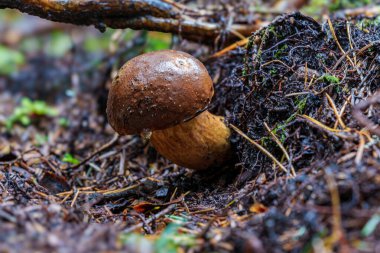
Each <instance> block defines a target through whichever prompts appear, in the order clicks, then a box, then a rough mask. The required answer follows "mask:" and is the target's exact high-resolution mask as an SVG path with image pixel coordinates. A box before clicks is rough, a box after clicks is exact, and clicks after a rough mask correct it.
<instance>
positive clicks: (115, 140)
mask: <svg viewBox="0 0 380 253" xmlns="http://www.w3.org/2000/svg"><path fill="white" fill-rule="evenodd" d="M119 138H120V136H119V135H118V134H114V136H113V138H112V139H111V140H110V141H109V142H107V143H106V144H104V145H103V146H101V147H100V148H99V149H98V150H96V151H95V152H93V153H92V154H90V155H89V156H88V157H87V158H85V159H84V160H83V161H81V162H80V163H78V164H77V165H74V166H73V167H71V169H77V168H79V167H80V166H82V165H83V164H85V163H86V162H88V161H89V160H91V159H92V158H93V157H94V156H96V155H98V154H100V153H101V152H103V151H104V150H106V149H109V148H110V147H112V146H113V145H114V144H115V143H116V142H117V141H118V140H119Z"/></svg>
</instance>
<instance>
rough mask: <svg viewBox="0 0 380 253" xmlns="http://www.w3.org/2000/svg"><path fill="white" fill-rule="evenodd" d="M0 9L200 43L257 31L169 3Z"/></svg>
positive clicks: (35, 0) (33, 4)
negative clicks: (164, 34) (224, 24)
mask: <svg viewBox="0 0 380 253" xmlns="http://www.w3.org/2000/svg"><path fill="white" fill-rule="evenodd" d="M1 8H12V9H18V10H19V11H22V12H25V13H28V14H30V15H34V16H39V17H41V18H44V19H48V20H52V21H57V22H63V23H71V24H76V25H94V26H95V27H97V28H98V29H100V30H104V29H105V28H106V27H111V28H131V29H136V30H141V29H143V30H150V31H160V32H168V33H173V34H180V35H181V36H182V37H184V38H188V39H191V40H203V41H204V40H210V39H215V38H216V37H217V36H218V35H219V34H220V33H221V32H222V31H224V32H226V31H227V32H230V33H231V34H235V35H236V34H241V35H243V36H248V35H249V34H250V33H251V32H252V31H254V30H255V29H257V28H258V27H257V25H255V24H253V25H244V24H243V25H241V24H231V25H229V26H228V27H222V24H221V23H217V22H216V23H212V22H207V20H208V19H207V18H204V17H201V16H202V15H204V16H207V15H209V16H212V15H214V16H215V14H213V13H209V12H206V11H203V12H200V11H199V10H192V9H190V8H187V7H186V6H183V5H181V4H178V3H175V2H174V1H172V0H97V1H96V0H1V1H0V9H1ZM200 13H203V14H200ZM204 20H206V21H204ZM231 37H234V36H231Z"/></svg>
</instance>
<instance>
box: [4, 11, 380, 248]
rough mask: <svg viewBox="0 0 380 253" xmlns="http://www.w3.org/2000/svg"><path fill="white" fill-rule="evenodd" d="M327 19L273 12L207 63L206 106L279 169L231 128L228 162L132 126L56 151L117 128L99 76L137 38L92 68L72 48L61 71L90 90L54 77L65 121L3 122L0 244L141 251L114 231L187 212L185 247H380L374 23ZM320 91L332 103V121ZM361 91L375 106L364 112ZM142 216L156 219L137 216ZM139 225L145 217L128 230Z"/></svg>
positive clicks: (12, 97)
mask: <svg viewBox="0 0 380 253" xmlns="http://www.w3.org/2000/svg"><path fill="white" fill-rule="evenodd" d="M333 27H334V31H335V33H336V38H334V37H335V36H333V33H332V31H331V29H330V27H329V25H328V23H323V24H320V23H318V22H316V21H314V20H313V19H311V18H309V17H305V16H302V15H301V14H299V13H296V14H291V15H285V16H281V17H279V18H277V19H276V20H275V21H274V22H272V23H271V24H270V25H269V26H267V27H265V28H264V29H262V30H260V31H258V32H257V33H255V34H254V35H252V37H251V38H250V41H249V43H248V45H247V47H246V48H245V47H244V48H237V49H235V50H232V51H230V52H229V53H228V54H226V55H224V56H222V57H219V58H217V59H209V60H207V61H206V65H207V67H208V69H209V70H210V73H211V75H212V77H213V80H214V81H215V82H216V94H215V100H214V101H213V104H212V105H211V107H210V110H212V111H213V112H215V113H217V114H220V115H225V116H226V118H227V120H228V122H229V123H231V124H233V125H235V126H236V127H237V128H239V129H241V131H243V132H244V133H246V134H247V135H248V136H249V138H251V139H252V140H254V141H256V142H258V143H260V144H261V145H262V146H264V147H265V148H266V149H267V150H268V151H269V152H270V153H271V154H272V155H273V156H274V157H275V158H277V159H278V160H279V161H280V162H281V164H282V165H283V166H284V167H285V168H286V169H287V171H288V173H285V172H283V171H281V170H280V169H279V166H277V165H274V163H273V161H272V160H271V159H269V158H268V156H266V155H264V154H263V153H262V152H259V151H258V150H257V149H256V148H255V147H254V146H253V145H252V144H251V143H250V142H249V141H247V140H245V139H244V138H243V137H242V136H241V135H240V134H238V133H235V134H234V136H233V138H232V142H233V143H234V145H235V149H236V156H237V162H236V164H234V165H233V166H231V167H230V168H222V169H219V170H214V171H209V172H203V173H197V172H192V171H189V170H187V169H185V168H179V167H178V166H176V165H174V164H172V163H170V161H167V160H166V159H164V158H162V157H160V156H159V155H158V154H157V153H156V152H155V151H154V149H153V148H151V147H150V145H149V143H144V141H143V140H141V139H140V138H139V137H138V136H126V137H121V138H118V139H116V141H114V142H112V144H111V145H110V147H109V148H107V149H104V150H102V151H101V152H98V153H96V155H94V156H93V157H92V158H91V159H90V160H89V161H87V162H85V163H84V164H82V165H81V166H74V165H72V164H70V163H67V162H63V159H62V157H63V156H64V154H65V153H71V154H73V155H74V156H75V157H77V158H80V159H79V160H80V161H83V160H85V158H86V157H89V156H90V154H92V153H93V152H96V151H97V150H99V149H100V148H101V146H102V145H103V144H105V143H107V142H109V141H110V140H111V139H112V138H113V131H112V130H111V129H110V127H109V126H108V125H107V124H106V121H105V115H104V111H105V110H104V105H105V103H104V101H105V100H104V99H105V97H106V96H105V95H106V87H107V85H108V83H109V81H108V79H107V78H100V77H104V76H108V75H109V73H110V72H111V68H112V66H113V64H114V62H115V61H116V58H115V57H116V56H120V55H121V54H122V53H123V52H124V53H125V52H126V51H128V50H130V51H133V50H131V49H136V50H135V51H133V52H135V53H136V54H138V53H139V51H138V48H139V46H140V45H141V41H140V40H139V39H138V38H136V39H135V40H134V42H133V43H131V44H130V45H128V46H126V47H124V48H123V50H124V51H123V50H120V52H119V54H118V53H116V54H115V55H116V56H115V55H114V56H115V57H114V58H112V57H111V58H108V57H107V58H106V57H105V58H104V60H103V62H102V64H101V65H100V67H99V69H100V71H99V72H98V75H96V76H95V77H94V75H95V74H94V73H93V72H91V71H90V70H91V66H87V67H82V68H79V66H85V63H84V62H87V61H86V60H85V57H80V56H81V52H80V51H79V52H78V51H77V52H75V54H74V53H73V55H76V58H75V59H76V61H69V62H71V64H73V62H74V64H75V65H74V66H73V67H72V68H68V69H67V71H68V73H69V74H70V75H69V77H71V79H70V78H69V79H70V80H73V76H74V80H75V78H77V77H78V76H79V77H78V78H79V81H80V83H82V84H86V85H84V86H85V87H87V90H84V91H83V90H81V91H80V92H79V90H78V93H77V95H76V96H74V97H72V98H67V97H65V96H63V95H62V90H59V88H58V90H57V87H60V86H54V85H53V88H52V89H53V90H54V91H55V92H56V93H54V94H56V95H55V99H53V100H55V101H64V102H60V103H57V104H58V109H59V111H60V115H61V116H64V117H65V118H67V120H68V122H70V123H69V124H68V125H62V124H61V123H60V121H59V118H44V117H42V118H38V117H37V119H36V124H33V125H31V126H28V127H27V128H24V127H22V126H19V125H15V126H14V128H13V129H12V130H11V131H6V130H5V128H4V129H2V130H1V135H0V144H1V145H0V168H1V170H0V192H1V197H0V252H24V251H40V252H41V251H43V252H51V251H57V252H89V251H122V250H125V251H127V252H141V251H138V250H137V247H136V244H137V242H136V244H135V245H134V246H133V245H131V244H128V243H126V242H125V241H123V240H122V239H121V238H122V236H124V235H125V233H124V232H130V230H133V231H136V232H139V233H143V234H152V233H153V234H158V233H159V232H161V231H162V230H163V229H164V227H165V226H166V225H167V224H169V223H171V222H173V221H175V217H182V218H184V219H185V220H186V222H184V223H183V224H182V225H181V229H180V231H181V233H183V234H190V235H192V236H194V237H195V238H196V240H197V244H196V245H193V246H192V247H190V248H191V249H190V250H189V247H185V246H183V248H184V249H187V250H189V252H324V251H326V252H328V251H342V252H348V251H347V250H352V251H361V252H376V250H379V248H380V242H379V239H378V238H380V229H379V227H378V226H377V228H376V225H377V224H378V223H377V224H375V228H374V229H373V230H370V231H368V226H366V224H367V225H368V224H369V223H370V221H371V220H372V221H373V220H374V217H377V216H378V215H379V206H380V196H379V194H377V193H378V192H379V191H380V176H379V175H380V173H379V170H380V150H379V147H380V146H379V136H377V135H376V134H375V131H376V129H375V128H374V127H373V126H372V125H368V122H371V123H372V124H379V123H380V122H379V120H380V117H379V109H380V108H379V104H376V103H378V102H379V99H377V97H379V95H378V94H376V90H377V89H379V88H380V83H379V78H380V69H379V66H380V65H379V64H380V62H379V59H380V47H379V45H380V44H379V41H380V26H379V25H378V24H376V22H372V21H371V20H368V19H360V18H359V19H357V20H352V21H350V22H346V21H344V20H335V21H333ZM347 27H349V29H348V30H349V31H350V33H347ZM338 43H339V45H340V46H341V48H342V49H339V46H338ZM342 51H344V52H346V54H345V53H343V52H342ZM132 56H133V55H131V54H128V55H127V56H125V57H124V59H123V60H121V62H123V61H125V60H126V59H128V58H130V57H132ZM43 60H46V59H40V60H39V61H42V62H43ZM68 60H70V59H67V58H66V59H60V60H58V62H55V64H57V65H52V60H49V61H48V63H47V65H50V66H61V65H60V64H63V65H65V66H67V63H66V64H65V63H64V61H68ZM71 60H72V59H71ZM54 61H56V60H54ZM38 64H39V63H38ZM38 64H36V65H33V64H31V67H33V66H34V67H36V66H37V65H38ZM77 67H78V68H77ZM49 69H53V70H52V71H58V72H59V69H60V68H58V67H57V68H54V67H52V68H49ZM75 69H81V72H76V71H75ZM54 73H55V72H49V71H47V73H45V72H43V73H41V75H39V78H34V79H33V78H30V77H29V78H25V79H23V80H27V79H29V80H30V83H31V82H32V81H33V80H34V82H35V83H36V82H37V80H38V81H39V82H41V83H43V82H44V81H46V80H51V77H49V75H48V74H52V75H53V76H55V77H56V78H57V79H58V78H59V75H58V74H54ZM79 73H80V75H79ZM26 74H27V73H26ZM75 75H77V76H75ZM67 77H68V76H67V75H62V78H63V79H64V80H66V81H67ZM11 79H12V78H11ZM94 80H96V81H97V82H96V83H95V82H94ZM3 81H4V80H3ZM4 82H5V83H11V82H15V83H17V80H15V79H12V80H10V79H9V80H5V81H4ZM31 85H32V84H31ZM0 87H1V81H0ZM91 87H94V88H91ZM4 90H5V89H4ZM33 90H34V89H33ZM7 91H9V90H7ZM24 92H25V91H24ZM16 94H18V91H17V89H16V91H15V93H8V92H4V93H3V94H1V95H0V107H2V113H4V114H8V115H9V114H10V113H11V111H12V110H13V109H14V108H15V107H16V104H15V101H17V98H18V96H19V95H16ZM52 94H53V93H52V92H49V93H48V94H44V91H41V92H40V93H38V94H35V96H36V97H39V98H44V99H45V98H48V97H49V96H50V97H52ZM326 94H328V95H329V96H330V97H331V100H332V101H333V103H334V104H335V107H336V108H337V111H338V113H340V112H342V113H341V116H340V117H341V122H340V123H339V122H338V117H337V115H336V114H335V113H334V110H333V107H332V105H331V102H329V100H328V96H327V95H326ZM369 98H372V100H368V99H369ZM363 101H367V102H368V103H370V104H371V105H370V106H368V107H367V108H364V110H363V113H360V110H359V109H358V104H360V103H362V102H363ZM342 108H343V109H342ZM302 115H307V116H308V117H309V118H307V117H305V116H302ZM354 115H355V116H354ZM363 119H364V120H363ZM365 119H367V121H365ZM264 123H266V124H267V125H268V126H269V128H270V129H272V130H273V131H272V132H273V133H274V135H275V136H277V138H278V139H279V140H280V142H281V143H282V146H283V147H284V148H285V150H286V152H287V154H288V155H289V160H288V159H287V158H286V155H285V154H284V152H283V151H282V150H281V148H280V146H279V145H278V144H276V142H275V141H274V138H273V137H272V136H271V135H270V134H269V133H268V131H266V129H265V126H264ZM366 124H367V125H366ZM39 135H44V136H46V141H44V142H41V141H39V137H38V136H39ZM292 167H294V170H295V173H296V174H297V175H296V176H292V175H291V173H290V172H291V171H292ZM160 212H164V214H165V215H160ZM152 214H156V215H159V217H157V219H155V220H154V222H152V223H149V222H145V221H146V220H147V219H149V217H151V215H152ZM145 223H149V224H145ZM136 224H140V225H141V227H143V228H142V229H133V228H134V227H133V226H134V225H136ZM365 228H366V229H365ZM123 231H124V232H123ZM369 232H370V233H369ZM145 252H150V251H148V250H146V251H145Z"/></svg>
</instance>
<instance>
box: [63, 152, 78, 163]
mask: <svg viewBox="0 0 380 253" xmlns="http://www.w3.org/2000/svg"><path fill="white" fill-rule="evenodd" d="M62 161H63V162H66V163H71V164H73V165H77V164H79V160H78V159H76V158H75V157H74V156H73V155H72V154H70V153H66V154H65V155H64V156H63V159H62Z"/></svg>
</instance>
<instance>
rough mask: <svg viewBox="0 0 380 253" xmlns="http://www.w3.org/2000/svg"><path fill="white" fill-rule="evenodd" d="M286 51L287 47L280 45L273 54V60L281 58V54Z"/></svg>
mask: <svg viewBox="0 0 380 253" xmlns="http://www.w3.org/2000/svg"><path fill="white" fill-rule="evenodd" d="M287 49H288V45H286V44H284V45H282V46H281V47H280V48H279V49H278V50H277V51H276V53H275V54H274V58H275V59H280V57H281V56H282V54H283V53H284V52H285V50H287Z"/></svg>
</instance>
